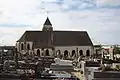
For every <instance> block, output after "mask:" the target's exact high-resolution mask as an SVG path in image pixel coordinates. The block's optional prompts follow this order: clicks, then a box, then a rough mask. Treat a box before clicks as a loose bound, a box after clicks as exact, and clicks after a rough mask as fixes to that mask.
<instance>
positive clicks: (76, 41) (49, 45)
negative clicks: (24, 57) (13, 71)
mask: <svg viewBox="0 0 120 80" xmlns="http://www.w3.org/2000/svg"><path fill="white" fill-rule="evenodd" d="M16 48H17V50H18V52H20V53H26V52H27V53H29V55H35V56H53V57H59V58H63V59H68V58H69V59H70V58H71V59H72V58H76V57H79V56H84V57H90V56H91V55H92V54H93V43H92V41H91V39H90V37H89V35H88V33H87V32H86V31H60V30H53V27H52V24H51V22H50V20H49V18H48V17H47V19H46V21H45V23H44V24H43V28H42V31H39V30H38V31H26V32H25V33H24V34H23V35H22V36H21V38H20V39H19V40H18V41H17V42H16Z"/></svg>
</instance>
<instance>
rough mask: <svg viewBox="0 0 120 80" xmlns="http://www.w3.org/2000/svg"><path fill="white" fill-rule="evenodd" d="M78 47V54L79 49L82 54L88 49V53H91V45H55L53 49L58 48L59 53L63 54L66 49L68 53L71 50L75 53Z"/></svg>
mask: <svg viewBox="0 0 120 80" xmlns="http://www.w3.org/2000/svg"><path fill="white" fill-rule="evenodd" d="M77 48H78V55H79V51H80V50H83V55H84V56H86V51H87V50H90V55H91V54H93V47H92V46H56V47H55V51H57V50H60V51H61V54H64V51H65V50H68V53H69V52H70V53H72V50H75V51H76V53H77Z"/></svg>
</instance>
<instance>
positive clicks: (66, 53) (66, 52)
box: [64, 50, 68, 58]
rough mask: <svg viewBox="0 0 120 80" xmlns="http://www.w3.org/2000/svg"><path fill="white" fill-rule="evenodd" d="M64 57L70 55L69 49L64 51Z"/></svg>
mask: <svg viewBox="0 0 120 80" xmlns="http://www.w3.org/2000/svg"><path fill="white" fill-rule="evenodd" d="M64 57H65V58H66V57H68V51H67V50H65V51H64Z"/></svg>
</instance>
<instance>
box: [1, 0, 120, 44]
mask: <svg viewBox="0 0 120 80" xmlns="http://www.w3.org/2000/svg"><path fill="white" fill-rule="evenodd" d="M47 16H48V17H49V18H50V21H51V23H52V24H53V28H54V30H77V31H87V32H88V34H89V36H90V38H91V39H92V42H93V43H94V44H120V36H119V35H120V0H0V45H15V43H16V41H17V40H18V39H19V38H20V37H21V36H22V34H23V33H24V32H25V31H26V30H41V29H42V27H43V23H44V22H45V20H46V17H47Z"/></svg>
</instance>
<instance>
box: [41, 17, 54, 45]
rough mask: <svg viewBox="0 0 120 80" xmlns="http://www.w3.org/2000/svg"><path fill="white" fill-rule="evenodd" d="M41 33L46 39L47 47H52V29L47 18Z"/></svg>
mask: <svg viewBox="0 0 120 80" xmlns="http://www.w3.org/2000/svg"><path fill="white" fill-rule="evenodd" d="M42 31H43V33H44V35H45V37H46V38H45V39H47V40H46V41H47V42H46V43H47V45H48V46H49V47H53V27H52V24H51V22H50V20H49V18H48V17H47V19H46V21H45V23H44V24H43V28H42Z"/></svg>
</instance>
